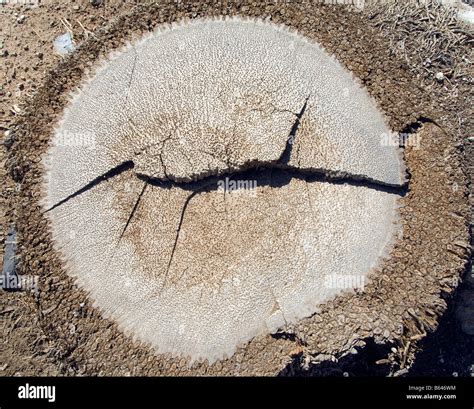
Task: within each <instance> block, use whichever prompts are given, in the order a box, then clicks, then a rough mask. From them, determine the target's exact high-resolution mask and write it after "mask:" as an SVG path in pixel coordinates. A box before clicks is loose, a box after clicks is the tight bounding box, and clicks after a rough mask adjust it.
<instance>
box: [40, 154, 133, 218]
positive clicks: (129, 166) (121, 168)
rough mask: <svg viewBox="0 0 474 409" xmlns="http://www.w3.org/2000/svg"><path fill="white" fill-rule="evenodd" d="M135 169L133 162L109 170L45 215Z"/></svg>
mask: <svg viewBox="0 0 474 409" xmlns="http://www.w3.org/2000/svg"><path fill="white" fill-rule="evenodd" d="M133 167H134V163H133V161H131V160H127V161H125V162H122V163H121V164H120V165H117V166H115V167H113V168H112V169H110V170H108V171H107V172H105V173H103V174H102V175H100V176H97V177H96V178H94V179H93V180H91V181H90V182H89V183H88V184H87V185H85V186H83V187H82V188H80V189H79V190H76V191H75V192H74V193H71V194H70V195H69V196H67V197H65V198H64V199H62V200H60V201H59V202H57V203H56V204H54V205H53V206H51V207H49V208H48V209H46V210H45V213H46V212H49V211H51V210H53V209H55V208H56V207H58V206H61V205H62V204H64V203H66V202H68V201H69V200H71V199H72V198H74V197H76V196H79V195H80V194H82V193H84V192H87V191H88V190H90V189H92V188H93V187H95V186H97V185H98V184H99V183H102V182H105V181H106V180H109V179H111V178H113V177H115V176H118V175H120V174H121V173H123V172H125V171H127V170H130V169H133Z"/></svg>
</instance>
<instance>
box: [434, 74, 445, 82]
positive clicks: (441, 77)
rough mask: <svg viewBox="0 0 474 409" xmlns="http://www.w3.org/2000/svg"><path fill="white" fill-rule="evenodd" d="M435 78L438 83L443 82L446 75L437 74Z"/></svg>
mask: <svg viewBox="0 0 474 409" xmlns="http://www.w3.org/2000/svg"><path fill="white" fill-rule="evenodd" d="M435 78H436V80H437V81H439V82H442V81H443V80H444V74H443V73H442V72H437V73H436V75H435Z"/></svg>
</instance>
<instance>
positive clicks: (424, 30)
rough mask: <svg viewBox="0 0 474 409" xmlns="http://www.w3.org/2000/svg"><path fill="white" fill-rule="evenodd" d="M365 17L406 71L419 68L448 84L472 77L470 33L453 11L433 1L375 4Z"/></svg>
mask: <svg viewBox="0 0 474 409" xmlns="http://www.w3.org/2000/svg"><path fill="white" fill-rule="evenodd" d="M366 13H367V14H368V16H369V18H370V19H372V20H374V23H375V26H377V27H379V28H380V29H381V30H383V31H384V32H385V33H386V35H387V37H388V38H389V39H390V42H391V46H392V49H393V50H394V51H395V52H397V53H399V54H401V55H402V56H403V57H404V58H405V60H406V62H407V63H408V65H409V66H410V68H413V69H414V68H415V67H417V68H418V69H419V67H423V69H424V70H426V71H427V72H428V73H429V74H430V75H431V76H432V77H433V78H434V77H435V75H436V74H437V73H439V72H441V73H443V75H444V77H445V78H446V79H447V80H448V81H450V82H451V81H452V80H454V79H457V78H460V77H470V76H471V75H472V72H470V71H471V68H470V65H471V59H472V58H471V54H472V50H470V47H472V43H473V30H472V29H471V28H470V27H469V26H467V25H466V24H464V23H463V22H461V21H459V20H458V19H457V18H456V13H457V12H456V10H455V9H454V8H450V7H445V6H442V5H441V4H440V3H438V2H437V1H435V0H426V1H420V0H417V1H406V2H405V1H404V2H400V1H396V0H388V1H387V0H378V1H377V0H376V1H374V2H373V3H372V4H370V5H368V6H367V8H366ZM414 49H415V50H417V52H416V53H411V52H408V51H411V50H414Z"/></svg>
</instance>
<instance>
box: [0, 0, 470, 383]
mask: <svg viewBox="0 0 474 409" xmlns="http://www.w3.org/2000/svg"><path fill="white" fill-rule="evenodd" d="M91 3H98V4H99V5H93V4H91ZM136 3H138V2H132V1H127V2H125V1H118V0H117V1H104V2H101V1H98V2H90V1H89V0H83V1H58V2H52V1H51V2H41V4H40V5H39V6H25V5H7V6H0V27H1V32H0V55H1V56H0V64H1V67H2V69H1V74H0V75H1V81H0V82H1V89H0V131H1V132H2V133H5V132H6V134H5V136H4V141H7V140H8V132H9V129H10V125H11V123H12V122H13V121H14V119H15V116H16V115H17V113H19V112H20V111H21V110H22V103H23V101H24V100H25V98H26V97H29V96H31V95H32V94H33V93H34V92H35V90H36V88H37V87H38V85H39V84H41V83H42V82H43V81H44V79H45V77H46V75H47V73H48V71H49V70H50V69H52V68H53V67H55V66H56V65H57V64H58V62H60V61H61V59H62V58H63V57H61V56H60V55H58V54H57V53H55V52H54V49H53V40H54V39H55V38H56V37H57V36H58V35H60V34H63V33H65V32H68V31H69V32H70V33H71V35H72V38H73V40H74V42H75V43H76V44H80V43H81V42H82V41H83V40H85V39H87V38H90V36H93V35H94V34H93V33H94V32H95V31H96V30H98V29H100V28H101V27H105V26H106V25H108V24H109V23H110V20H111V18H114V17H116V16H118V15H120V14H122V13H124V12H127V11H130V10H131V9H132V8H133V7H134V6H135V5H136ZM366 12H367V13H368V15H371V16H372V18H371V19H370V20H369V21H370V24H372V25H373V27H374V28H376V29H378V30H382V31H383V30H390V32H391V33H393V32H394V28H393V27H387V26H385V25H384V24H381V23H379V20H378V16H377V13H373V14H371V12H370V10H367V11H366ZM400 32H402V30H400ZM401 41H403V42H404V44H405V48H404V53H405V58H407V61H408V62H409V63H410V62H413V71H412V72H413V75H414V76H416V78H417V80H418V82H419V83H420V84H421V86H423V87H424V88H425V90H426V91H427V92H431V93H432V94H433V95H435V96H436V98H437V101H441V102H440V103H441V104H443V103H444V104H445V106H442V107H441V108H442V109H444V110H445V111H446V112H449V111H450V110H454V111H455V113H454V114H453V115H457V117H458V118H459V124H458V125H459V126H458V132H459V140H460V141H461V142H460V144H461V146H459V149H460V150H464V153H465V157H466V158H469V159H466V163H465V168H466V170H470V172H471V175H472V174H473V173H472V171H473V168H472V167H473V162H472V157H473V155H472V153H473V152H474V148H473V146H474V142H473V141H472V140H470V139H469V136H470V135H469V134H468V130H469V129H472V125H470V124H468V123H467V121H468V118H469V117H471V116H472V114H471V112H470V111H469V108H468V105H469V104H467V103H466V101H468V100H469V95H470V94H469V93H470V92H471V91H470V89H471V87H472V83H471V82H470V81H471V80H470V77H469V74H468V73H467V72H465V71H463V70H465V65H463V64H462V63H456V64H455V62H453V61H451V62H448V63H446V61H444V62H443V61H433V62H432V64H431V65H430V66H423V67H420V64H419V63H418V61H415V59H416V58H417V57H416V56H417V55H420V54H421V55H423V53H425V55H427V53H429V52H430V50H429V47H428V46H427V47H425V48H426V49H425V48H423V47H421V50H422V52H420V46H419V45H417V44H410V41H409V40H406V39H404V38H403V34H400V37H399V38H394V44H395V45H397V44H399V43H400V42H401ZM446 56H447V57H446V58H448V57H450V56H451V54H449V52H448V51H446ZM454 66H455V67H454ZM453 67H454V68H455V69H454V68H453ZM451 68H453V69H451ZM440 70H441V72H444V73H445V76H446V79H445V80H443V81H439V80H437V79H436V77H435V75H436V74H437V73H438V72H440ZM467 77H469V78H468V79H466V78H467ZM453 99H456V104H455V105H453V102H452V101H453ZM459 107H465V108H464V109H463V110H460V109H459ZM0 159H1V162H2V166H1V167H0V173H1V180H2V185H3V186H2V193H1V196H0V198H1V202H0V203H1V205H0V206H1V210H2V211H1V212H0V235H1V236H0V240H1V241H2V243H3V241H4V239H5V234H6V231H7V229H8V227H9V226H8V223H7V220H11V219H12V218H14V217H13V216H14V215H12V211H13V210H12V209H11V208H9V207H8V203H9V202H8V200H7V199H8V197H9V195H11V194H12V193H13V192H15V189H16V188H17V187H16V186H15V184H14V182H13V181H12V180H11V179H10V178H7V177H6V170H5V166H4V165H5V161H6V152H5V150H4V149H3V148H2V150H1V151H0ZM468 160H469V161H470V162H469V161H468ZM0 263H1V262H0ZM48 285H51V288H52V289H53V288H55V283H54V282H52V283H50V284H48ZM470 285H471V284H465V285H464V287H463V286H461V288H460V289H459V290H458V291H457V294H458V295H457V297H458V299H460V297H464V298H463V299H465V298H466V297H468V298H469V297H472V294H473V293H472V291H471V290H470V287H469V286H470ZM466 294H467V296H466ZM32 300H33V301H32ZM74 302H75V303H76V306H77V308H76V310H75V311H73V312H72V314H75V315H74V316H75V317H81V315H82V314H86V313H88V312H86V311H84V310H83V309H82V305H83V303H86V302H87V300H85V299H84V300H82V299H77V300H74ZM459 302H461V301H459ZM39 305H40V301H39V300H37V299H35V297H34V296H32V295H31V294H29V293H27V292H4V291H2V292H1V294H0V334H1V335H0V375H50V376H55V375H82V374H89V375H90V374H121V375H130V374H135V371H134V368H133V361H134V359H136V358H137V357H140V358H142V357H144V358H143V359H145V360H146V359H150V358H148V355H147V352H146V348H141V347H137V349H134V350H133V351H130V358H131V359H130V362H120V363H117V365H116V370H115V371H114V372H111V370H110V368H108V369H105V364H104V371H103V372H102V371H101V370H100V369H97V368H100V365H97V364H95V363H92V364H91V365H92V366H93V368H94V369H93V370H92V371H91V369H89V367H88V364H87V363H85V364H77V363H76V362H75V360H74V359H71V357H72V356H73V355H74V353H75V350H76V349H77V350H80V348H78V346H77V345H74V344H69V343H67V342H63V341H62V340H63V339H66V338H65V337H62V336H61V337H58V340H56V341H54V342H53V341H52V334H53V333H54V329H52V328H51V327H47V326H45V324H44V322H45V320H44V317H45V316H46V315H48V314H50V313H52V312H53V311H54V308H56V307H57V305H56V307H55V306H54V305H53V306H52V307H51V308H49V309H47V310H44V309H41V308H39ZM456 306H457V304H456V302H451V303H450V307H449V309H448V310H447V312H446V313H445V315H444V317H443V318H442V320H441V322H440V325H439V327H438V329H437V330H436V331H435V332H434V333H432V334H430V335H429V336H428V337H427V338H426V339H425V340H424V341H423V343H422V344H420V345H419V349H420V352H419V355H418V359H417V360H416V361H415V364H414V365H413V366H412V367H411V369H410V371H405V372H403V373H404V374H408V375H447V376H450V375H452V374H453V373H456V374H459V375H460V376H470V375H471V374H472V373H474V337H473V336H469V335H467V334H465V333H464V332H463V331H462V329H461V326H462V322H461V321H459V319H458V317H457V315H456ZM106 330H107V329H106ZM106 330H103V331H102V333H101V334H102V336H103V334H104V333H105V332H104V331H106ZM69 331H70V335H71V336H73V335H74V334H75V333H76V332H77V331H78V328H76V327H75V325H74V324H72V323H71V324H70V327H69ZM113 334H114V330H113V329H112V328H110V331H109V335H110V338H113ZM105 342H107V340H105ZM111 345H112V344H111ZM289 346H291V345H290V344H288V345H287V344H285V343H283V342H282V343H281V344H279V345H278V348H286V347H289ZM93 347H94V345H92V346H91V348H93ZM95 347H97V345H96V346H95ZM140 348H141V349H140ZM124 354H125V353H124ZM124 354H122V355H123V356H124ZM291 354H292V352H291V351H290V353H289V355H290V356H292V355H291ZM295 354H296V355H298V353H295ZM125 355H126V354H125ZM375 355H377V354H375ZM132 358H133V359H132ZM378 358H380V357H378V356H375V357H368V358H367V359H369V360H376V359H378ZM347 365H348V367H349V368H351V370H352V373H354V374H376V373H377V371H374V370H373V368H366V367H360V366H358V365H356V364H353V363H352V362H350V363H348V364H347ZM141 373H143V372H141ZM151 373H153V372H151ZM302 374H303V373H302Z"/></svg>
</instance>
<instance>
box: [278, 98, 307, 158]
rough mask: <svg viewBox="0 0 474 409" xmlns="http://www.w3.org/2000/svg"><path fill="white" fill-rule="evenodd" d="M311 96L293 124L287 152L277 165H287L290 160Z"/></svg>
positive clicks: (287, 143)
mask: <svg viewBox="0 0 474 409" xmlns="http://www.w3.org/2000/svg"><path fill="white" fill-rule="evenodd" d="M310 96H311V94H309V95H308V96H307V97H306V99H305V101H304V104H303V107H302V108H301V110H300V112H298V113H297V114H296V120H295V122H294V123H293V126H292V127H291V131H290V134H289V135H288V139H287V141H286V146H285V150H284V151H283V152H282V154H281V156H280V158H279V159H278V161H277V163H280V164H284V165H286V164H287V163H288V161H289V160H290V156H291V150H292V148H293V144H294V143H295V138H296V132H297V131H298V128H299V126H300V123H301V118H302V117H303V115H304V112H305V111H306V107H307V106H308V100H309V97H310Z"/></svg>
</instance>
